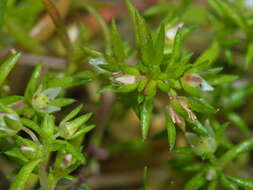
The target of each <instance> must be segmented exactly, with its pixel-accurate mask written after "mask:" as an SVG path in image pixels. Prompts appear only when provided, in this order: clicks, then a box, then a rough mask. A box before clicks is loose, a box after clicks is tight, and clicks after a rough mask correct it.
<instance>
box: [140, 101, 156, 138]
mask: <svg viewBox="0 0 253 190" xmlns="http://www.w3.org/2000/svg"><path fill="white" fill-rule="evenodd" d="M152 111H153V99H145V100H144V101H143V103H142V104H141V111H140V120H141V133H142V139H143V140H146V138H147V136H148V132H149V128H150V122H151V116H152Z"/></svg>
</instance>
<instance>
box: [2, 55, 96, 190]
mask: <svg viewBox="0 0 253 190" xmlns="http://www.w3.org/2000/svg"><path fill="white" fill-rule="evenodd" d="M19 57H20V53H16V52H12V53H10V54H9V55H8V56H7V58H6V59H5V60H4V61H3V63H1V65H0V71H1V72H0V73H1V79H0V86H1V88H3V87H4V80H5V78H6V76H7V75H8V74H9V72H10V71H11V69H12V68H13V67H14V65H15V63H16V62H17V61H18V59H19ZM41 72H42V65H41V64H38V65H37V66H36V68H35V69H34V71H33V73H32V74H31V78H30V80H29V82H28V84H27V87H26V90H25V92H24V96H15V95H13V96H7V97H1V98H0V136H1V146H2V148H1V150H2V153H3V154H5V155H7V156H8V157H10V158H12V159H13V160H15V161H16V162H17V163H18V164H19V165H20V166H21V168H20V169H19V171H18V172H17V173H16V179H15V180H14V181H13V183H12V184H11V186H10V189H11V190H17V189H24V187H25V184H26V182H27V180H28V178H29V176H30V175H31V174H32V173H34V174H36V175H38V176H39V181H40V185H41V188H42V189H54V188H55V186H56V184H57V182H58V181H59V180H60V179H62V178H71V176H70V175H69V174H70V173H71V172H72V171H73V170H75V169H76V168H77V167H79V166H80V165H82V164H84V163H85V162H86V158H85V156H84V155H83V147H82V144H81V143H82V141H83V138H84V136H85V134H86V133H87V132H89V131H90V130H92V129H93V128H94V127H95V126H94V125H91V124H87V121H88V120H89V119H90V117H91V115H92V114H91V113H87V114H82V115H80V114H79V113H80V111H81V109H82V105H79V106H77V107H76V108H74V109H73V110H72V111H71V112H69V113H68V114H67V115H66V116H65V117H64V118H63V119H62V120H61V121H60V122H56V121H55V120H56V118H55V116H54V115H53V113H55V112H58V111H60V110H61V109H62V107H64V106H67V105H69V104H72V103H73V102H75V100H74V99H70V98H64V93H65V92H64V91H66V88H69V87H73V86H76V85H80V84H84V83H86V82H87V81H88V80H89V79H87V78H86V77H87V75H85V74H84V73H77V74H74V75H72V76H67V75H65V74H64V73H57V74H55V73H48V74H46V75H45V76H44V77H43V79H42V80H39V79H40V77H41ZM53 153H54V154H55V156H54V161H53V162H51V160H52V156H53ZM49 164H50V166H48V165H49ZM48 167H50V169H49V171H48Z"/></svg>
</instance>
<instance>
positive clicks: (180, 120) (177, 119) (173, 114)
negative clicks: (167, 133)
mask: <svg viewBox="0 0 253 190" xmlns="http://www.w3.org/2000/svg"><path fill="white" fill-rule="evenodd" d="M168 112H169V115H170V117H171V120H172V122H173V123H174V124H177V125H178V126H179V127H180V128H181V129H182V130H183V131H185V121H184V119H183V118H182V117H181V116H180V115H178V114H177V113H176V112H175V110H174V109H173V108H172V107H171V106H168Z"/></svg>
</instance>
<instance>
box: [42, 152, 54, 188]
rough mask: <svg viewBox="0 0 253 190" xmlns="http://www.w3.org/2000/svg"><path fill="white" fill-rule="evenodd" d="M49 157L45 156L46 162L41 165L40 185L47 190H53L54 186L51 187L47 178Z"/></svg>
mask: <svg viewBox="0 0 253 190" xmlns="http://www.w3.org/2000/svg"><path fill="white" fill-rule="evenodd" d="M48 158H49V155H46V156H45V159H44V161H42V162H41V163H40V165H39V178H40V185H41V187H43V188H44V189H45V190H53V189H54V186H51V185H50V183H49V180H48V177H47V162H48Z"/></svg>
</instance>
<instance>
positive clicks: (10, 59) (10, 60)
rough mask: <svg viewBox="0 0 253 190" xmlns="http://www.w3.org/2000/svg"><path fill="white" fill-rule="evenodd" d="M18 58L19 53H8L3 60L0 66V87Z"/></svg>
mask: <svg viewBox="0 0 253 190" xmlns="http://www.w3.org/2000/svg"><path fill="white" fill-rule="evenodd" d="M20 56H21V54H20V53H16V52H14V53H10V54H9V55H8V56H7V58H6V59H5V60H4V62H3V63H1V64H0V86H1V85H2V84H3V82H4V80H5V79H6V77H7V76H8V75H9V73H10V72H11V70H12V69H13V67H14V66H15V64H16V63H17V61H18V59H19V57H20Z"/></svg>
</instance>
